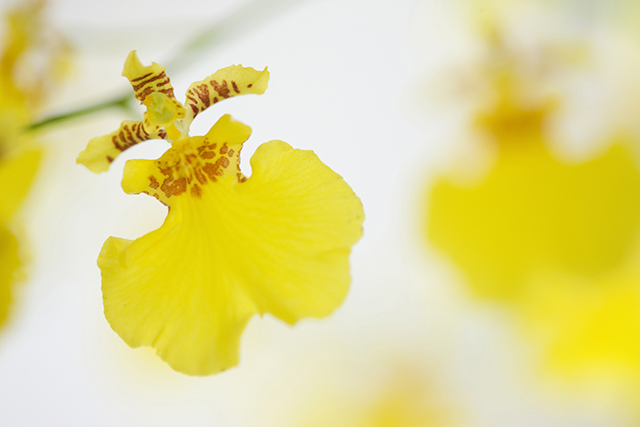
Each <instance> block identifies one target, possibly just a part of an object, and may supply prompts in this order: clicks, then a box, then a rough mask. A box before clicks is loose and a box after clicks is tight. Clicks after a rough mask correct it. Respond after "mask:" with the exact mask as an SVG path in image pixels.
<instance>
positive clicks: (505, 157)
mask: <svg viewBox="0 0 640 427" xmlns="http://www.w3.org/2000/svg"><path fill="white" fill-rule="evenodd" d="M505 65H506V67H505V68H504V69H503V70H500V71H498V70H497V71H496V74H495V75H493V76H492V78H493V83H492V85H493V87H494V90H495V96H494V99H493V100H492V101H491V102H490V105H489V106H488V107H487V108H485V109H484V110H483V111H480V112H479V113H478V114H477V117H476V128H477V129H478V130H479V131H481V132H483V134H484V135H485V136H487V137H488V140H489V141H490V142H491V143H492V144H494V146H495V147H496V148H497V158H496V159H495V163H494V165H493V167H492V168H491V170H490V171H489V172H488V174H487V175H486V176H485V177H483V178H482V180H481V181H480V182H476V183H473V184H471V185H467V186H464V185H460V184H456V183H455V182H454V180H452V179H450V178H448V177H440V178H438V179H436V181H435V183H434V186H433V188H432V190H431V192H430V195H429V201H428V204H429V215H428V224H427V232H428V236H429V239H430V240H431V242H432V243H433V245H434V246H435V247H437V248H438V249H440V250H442V251H443V252H444V253H446V254H448V255H449V256H450V257H451V258H452V259H453V261H454V262H455V263H456V264H457V265H458V266H459V267H460V268H461V269H462V270H463V271H464V272H465V273H466V275H467V276H468V278H469V281H470V284H471V286H472V289H473V291H474V293H475V294H477V295H479V296H483V297H488V298H496V299H513V298H519V297H521V296H522V294H523V287H525V286H526V284H527V283H528V282H529V281H530V280H531V279H532V278H533V277H535V276H536V275H537V274H541V273H548V272H549V271H561V272H564V273H568V274H576V275H578V276H580V277H585V278H587V277H591V278H596V277H598V276H600V275H602V274H605V273H607V272H608V271H610V270H611V269H612V268H614V267H616V266H618V265H619V264H620V263H621V262H622V261H623V260H624V259H625V258H626V257H627V256H628V255H629V251H630V250H631V249H632V247H633V245H634V243H635V241H636V239H637V236H638V232H639V231H640V172H639V171H638V166H637V164H636V163H635V161H634V159H633V156H632V153H631V150H630V149H629V148H628V145H627V144H626V143H625V141H624V140H622V139H615V140H612V144H611V146H610V148H609V149H608V150H606V152H604V153H602V154H601V155H600V156H598V157H597V158H595V159H593V160H590V161H588V162H584V163H567V162H562V161H560V160H558V159H556V157H554V155H553V154H552V153H551V152H550V151H549V150H550V147H551V145H552V141H550V138H549V133H548V132H546V131H545V129H546V128H545V126H546V125H547V120H548V118H549V117H550V115H551V112H552V111H553V105H554V102H553V101H551V100H531V99H526V98H524V97H523V96H521V87H522V86H524V89H523V90H528V91H529V90H530V88H529V87H526V85H527V82H526V81H525V82H523V81H519V80H518V75H517V74H515V73H514V72H513V69H512V68H510V66H509V64H508V63H507V64H505Z"/></svg>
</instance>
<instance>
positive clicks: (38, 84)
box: [0, 1, 68, 325]
mask: <svg viewBox="0 0 640 427" xmlns="http://www.w3.org/2000/svg"><path fill="white" fill-rule="evenodd" d="M43 6H44V2H43V1H36V2H26V3H24V4H22V5H21V6H20V7H18V8H16V9H15V10H12V11H10V12H9V13H8V14H7V16H6V21H7V30H6V33H5V34H4V47H3V49H2V52H1V53H0V179H2V180H3V181H2V182H4V183H5V185H4V187H3V189H2V191H1V192H0V195H1V196H2V203H1V204H0V265H1V266H2V269H1V271H2V272H1V273H0V325H2V324H3V322H4V321H5V320H6V318H7V315H8V312H9V308H10V303H11V300H12V297H11V295H12V287H13V284H14V282H15V281H16V278H17V277H16V276H17V273H18V272H19V270H20V267H21V265H22V264H21V257H20V256H19V253H20V252H22V251H23V249H22V250H21V251H19V245H18V238H17V237H16V235H15V231H14V230H13V225H14V223H15V222H16V218H15V213H16V211H17V210H18V208H19V206H20V203H21V202H22V200H23V199H24V197H25V196H26V195H27V194H28V192H29V189H30V188H31V183H32V181H33V178H34V176H35V174H36V171H37V169H38V164H39V161H40V156H41V149H40V148H39V147H37V146H35V144H34V143H33V141H32V140H31V138H30V137H29V136H28V135H25V134H24V130H25V128H26V126H27V125H28V124H29V123H30V122H31V120H32V119H33V118H34V116H35V115H36V113H37V112H38V110H39V109H40V108H41V107H42V105H43V102H44V100H45V98H46V95H47V93H48V92H49V89H50V88H49V86H50V85H52V84H53V83H54V82H55V81H56V79H57V78H58V77H60V75H61V73H60V72H59V71H60V70H61V69H62V68H64V64H66V63H67V54H68V50H67V47H66V46H65V45H64V44H63V43H53V40H54V39H55V37H49V38H48V39H49V42H50V43H49V44H48V43H43V42H42V40H43V38H47V37H45V34H46V32H47V31H48V30H50V29H49V27H48V26H47V25H46V24H45V23H44V22H43V19H42V15H41V12H42V8H43ZM34 58H37V59H38V61H40V63H39V65H40V66H39V67H38V66H35V65H34V64H33V63H32V60H34Z"/></svg>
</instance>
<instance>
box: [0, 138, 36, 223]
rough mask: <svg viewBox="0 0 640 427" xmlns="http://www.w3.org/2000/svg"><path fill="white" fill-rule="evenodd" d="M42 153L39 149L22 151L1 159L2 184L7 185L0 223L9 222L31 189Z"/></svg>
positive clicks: (4, 190) (0, 206)
mask: <svg viewBox="0 0 640 427" xmlns="http://www.w3.org/2000/svg"><path fill="white" fill-rule="evenodd" d="M41 155H42V152H41V151H40V150H37V149H31V150H21V151H18V152H17V153H13V154H12V155H10V156H7V157H4V158H2V159H0V182H4V183H7V184H6V185H5V187H4V188H3V190H2V203H0V221H1V222H5V221H7V220H9V219H10V218H11V217H12V216H13V215H14V213H15V211H16V209H17V208H18V206H19V205H20V202H22V200H23V199H24V198H25V196H26V195H27V194H28V193H29V190H30V189H31V183H32V182H33V178H34V177H35V175H36V172H37V170H38V166H39V164H40V157H41Z"/></svg>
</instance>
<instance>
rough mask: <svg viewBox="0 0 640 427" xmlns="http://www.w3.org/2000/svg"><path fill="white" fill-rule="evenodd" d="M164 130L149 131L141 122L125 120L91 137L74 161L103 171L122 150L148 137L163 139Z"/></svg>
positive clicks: (95, 171)
mask: <svg viewBox="0 0 640 427" xmlns="http://www.w3.org/2000/svg"><path fill="white" fill-rule="evenodd" d="M165 136H166V134H165V132H164V130H160V131H158V132H155V133H149V132H147V131H146V130H145V127H144V126H143V125H142V122H134V121H130V120H125V121H123V122H122V124H121V125H120V128H119V129H118V130H116V131H114V132H111V133H110V134H107V135H102V136H97V137H95V138H92V139H91V140H90V141H89V143H88V144H87V148H85V149H84V151H82V152H81V153H80V154H79V155H78V158H77V159H76V163H78V164H81V165H85V166H86V167H87V169H89V170H90V171H91V172H94V173H100V172H105V171H106V170H108V169H109V165H111V163H112V162H113V161H114V160H115V158H116V157H118V156H119V155H120V153H122V152H123V151H124V150H126V149H128V148H130V147H133V146H134V145H136V144H139V143H140V142H143V141H147V140H149V139H163V138H164V137H165Z"/></svg>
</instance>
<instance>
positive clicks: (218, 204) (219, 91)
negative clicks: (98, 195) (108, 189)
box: [78, 51, 364, 375]
mask: <svg viewBox="0 0 640 427" xmlns="http://www.w3.org/2000/svg"><path fill="white" fill-rule="evenodd" d="M123 75H124V76H125V77H127V79H129V82H130V83H131V85H132V87H133V89H134V91H135V96H136V99H138V100H139V101H140V102H141V103H142V104H144V105H145V106H146V112H145V113H144V118H143V120H142V121H139V122H132V121H124V122H123V123H122V125H121V126H120V128H119V129H118V130H117V131H115V132H113V133H111V134H108V135H105V136H101V137H97V138H94V139H92V140H91V141H89V144H88V146H87V148H86V150H85V151H83V152H82V153H80V155H79V156H78V163H82V164H84V165H85V166H87V167H88V168H89V169H90V170H92V171H94V172H101V171H104V170H107V169H108V167H109V164H110V163H111V162H112V161H113V160H114V159H115V158H116V157H117V156H118V155H119V154H120V153H121V152H122V151H124V150H126V149H127V148H129V147H131V146H133V145H135V144H138V143H140V142H142V141H145V140H148V139H153V138H163V139H166V140H168V141H169V142H170V143H171V145H172V146H171V148H169V150H167V151H166V152H165V153H164V154H163V155H162V156H161V157H160V158H159V159H157V160H129V161H128V162H127V163H126V164H125V170H124V177H123V180H122V188H123V189H124V191H125V192H126V193H128V194H139V193H145V194H148V195H151V196H153V197H155V198H157V199H158V200H159V201H161V202H162V203H164V204H165V205H167V206H168V207H169V212H168V215H167V217H166V220H165V222H164V224H163V225H162V226H161V227H160V228H159V229H157V230H155V231H153V232H151V233H149V234H147V235H145V236H143V237H141V238H139V239H137V240H135V241H131V240H126V239H121V238H116V237H110V238H109V239H108V240H107V241H106V242H105V244H104V246H103V248H102V251H101V253H100V256H99V258H98V266H99V267H100V270H101V273H102V292H103V300H104V311H105V316H106V318H107V320H108V322H109V323H110V325H111V327H112V328H113V330H114V331H115V332H117V333H118V334H119V335H120V337H121V338H122V339H123V340H124V341H125V342H126V343H127V344H128V345H130V346H132V347H137V346H141V345H145V346H151V347H153V348H155V349H156V350H157V353H158V355H159V356H160V357H161V358H162V359H163V360H165V361H166V362H167V363H168V364H169V365H170V366H171V367H172V368H173V369H175V370H176V371H179V372H183V373H186V374H189V375H209V374H214V373H217V372H220V371H223V370H225V369H227V368H230V367H232V366H235V365H237V364H238V359H239V354H238V353H239V341H240V336H241V334H242V331H243V330H244V328H245V326H246V325H247V322H248V321H249V319H250V318H251V317H252V316H253V315H254V314H256V313H257V314H260V315H263V314H264V313H271V314H272V315H274V316H275V317H277V318H279V319H281V320H283V321H285V322H286V323H288V324H291V325H292V324H294V323H296V322H297V321H298V320H299V319H301V318H303V317H316V318H321V317H325V316H327V315H329V314H330V313H331V312H333V311H334V310H335V309H336V308H337V307H338V306H339V305H340V304H341V303H342V301H343V300H344V298H345V296H346V293H347V291H348V287H349V281H350V276H349V260H348V258H349V253H350V250H351V246H352V245H353V244H355V243H356V241H357V240H358V239H359V238H360V237H361V236H362V221H363V219H364V213H363V210H362V205H361V203H360V200H359V199H358V197H357V196H356V195H355V194H354V192H353V191H352V190H351V188H350V187H349V186H348V185H347V184H346V183H345V182H344V180H343V179H342V178H341V177H340V176H339V175H338V174H336V173H335V172H333V171H332V170H331V169H329V168H328V167H327V166H325V165H324V164H323V163H322V162H321V161H320V160H319V159H318V157H317V156H316V155H315V154H314V153H313V152H311V151H305V150H297V149H293V148H292V147H291V146H289V145H288V144H286V143H285V142H282V141H270V142H267V143H265V144H263V145H261V146H260V147H258V149H257V150H256V152H255V154H254V155H253V157H252V158H251V168H252V174H251V176H250V177H246V176H245V175H243V174H242V172H241V171H240V151H241V149H242V145H243V143H244V142H245V141H246V140H247V139H248V138H249V135H250V133H251V130H250V128H249V127H248V126H246V125H244V124H242V123H240V122H238V121H235V120H233V119H232V118H231V117H230V116H229V115H224V116H222V117H221V118H220V119H219V120H218V122H217V123H216V124H215V125H214V126H213V127H212V128H211V130H209V132H208V133H207V134H206V135H204V136H193V137H191V136H189V134H188V131H189V125H190V123H191V122H192V120H193V119H194V118H195V117H196V116H197V115H198V114H199V113H200V112H202V111H203V110H205V109H206V108H208V107H209V106H211V105H213V104H215V103H217V102H219V101H222V100H224V99H227V98H229V97H232V96H236V95H245V94H262V93H263V92H264V91H265V90H266V88H267V82H268V78H269V73H268V71H267V70H266V69H265V70H264V71H256V70H254V69H252V68H246V67H242V66H231V67H228V68H224V69H222V70H219V71H218V72H216V73H215V74H212V75H211V76H209V77H207V78H205V79H204V80H202V81H199V82H196V83H193V84H192V85H191V86H190V87H189V88H188V90H187V93H186V101H185V103H184V104H182V103H180V102H178V101H177V100H176V98H175V96H174V94H173V88H172V86H171V83H170V81H169V78H168V77H167V76H166V74H165V72H164V67H162V66H160V65H158V64H156V63H152V65H150V66H144V65H142V64H141V63H140V60H139V59H138V57H137V55H136V53H135V51H134V52H131V54H130V55H129V57H128V58H127V60H126V63H125V66H124V71H123Z"/></svg>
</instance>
